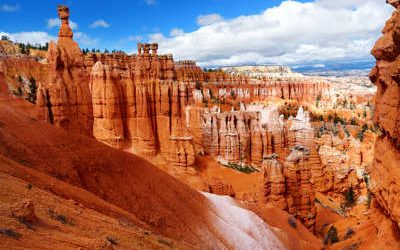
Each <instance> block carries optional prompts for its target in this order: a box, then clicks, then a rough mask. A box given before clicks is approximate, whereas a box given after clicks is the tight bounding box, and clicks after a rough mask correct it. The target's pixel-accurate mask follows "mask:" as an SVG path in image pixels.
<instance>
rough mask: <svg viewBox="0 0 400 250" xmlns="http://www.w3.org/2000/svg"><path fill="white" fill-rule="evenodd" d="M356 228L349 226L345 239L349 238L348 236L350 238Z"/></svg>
mask: <svg viewBox="0 0 400 250" xmlns="http://www.w3.org/2000/svg"><path fill="white" fill-rule="evenodd" d="M354 233H355V232H354V230H353V228H351V227H350V228H348V229H347V231H346V234H345V235H344V239H345V240H347V239H348V238H350V237H351V236H352V235H353V234H354Z"/></svg>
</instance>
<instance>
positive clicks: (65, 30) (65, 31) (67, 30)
mask: <svg viewBox="0 0 400 250" xmlns="http://www.w3.org/2000/svg"><path fill="white" fill-rule="evenodd" d="M57 12H58V17H59V18H60V20H61V27H60V32H59V33H58V37H59V38H62V37H68V38H72V37H73V35H74V34H73V32H72V29H71V27H70V26H69V8H68V7H67V6H65V5H59V6H58V7H57Z"/></svg>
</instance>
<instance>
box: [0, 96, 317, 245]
mask: <svg viewBox="0 0 400 250" xmlns="http://www.w3.org/2000/svg"><path fill="white" fill-rule="evenodd" d="M14 101H15V100H9V99H2V101H0V155H2V157H1V161H0V173H2V175H3V176H4V177H3V178H2V179H1V182H5V184H4V185H5V186H6V187H7V186H9V188H6V191H8V193H12V192H17V193H18V192H20V193H21V192H22V191H21V189H20V187H21V185H25V184H21V185H19V186H18V185H14V184H12V183H13V182H26V183H31V184H32V185H33V186H34V187H37V188H39V189H42V190H41V191H40V192H46V196H51V198H49V199H57V200H58V199H61V200H64V199H66V200H71V202H72V200H73V201H74V202H76V203H79V204H82V206H83V207H84V208H85V210H86V209H87V210H88V211H89V210H90V211H91V212H90V213H92V211H93V210H94V211H93V213H101V214H103V215H105V218H109V217H113V218H116V219H121V218H122V219H123V220H126V221H128V223H129V224H133V225H136V226H139V227H140V228H143V229H144V230H149V231H152V232H154V233H155V234H160V235H163V236H165V237H169V238H172V239H175V240H178V241H180V242H181V243H180V244H189V245H194V246H197V247H201V248H206V249H215V248H219V249H221V248H222V249H223V248H231V247H233V245H232V243H231V242H229V241H230V239H232V237H231V238H230V237H229V236H227V235H226V234H224V233H222V232H224V230H226V229H228V228H227V227H228V226H232V225H229V222H228V221H229V219H226V218H224V215H221V214H219V212H216V211H219V210H215V209H214V208H213V207H215V204H214V205H213V204H211V203H210V202H209V201H208V200H207V199H206V198H205V197H204V196H203V195H202V194H200V193H198V192H197V191H195V190H193V189H191V188H190V187H188V186H186V185H184V184H182V183H181V182H179V181H177V180H175V179H174V178H172V177H170V176H169V175H167V174H165V173H164V172H162V171H160V170H158V169H157V168H156V167H154V166H153V165H151V164H150V163H148V162H146V161H145V160H143V159H141V158H139V157H137V156H134V155H132V154H129V153H125V152H123V151H120V150H117V149H113V148H110V147H108V146H105V145H104V144H102V143H99V142H96V141H95V140H93V139H91V138H88V137H85V136H81V135H78V134H73V133H67V132H66V131H64V130H63V129H60V128H57V127H54V126H51V125H48V124H46V123H43V122H38V121H36V120H35V119H33V118H31V117H29V116H27V115H25V114H23V113H20V111H18V110H19V109H20V108H18V109H15V108H13V107H12V106H15V105H14V104H13V103H14ZM7 158H8V159H7ZM17 163H18V164H17ZM10 175H11V176H13V177H11V176H10ZM15 178H18V179H20V180H15ZM70 184H72V185H70ZM4 185H3V186H4ZM7 189H8V190H7ZM12 190H17V191H12ZM18 190H20V191H18ZM85 190H87V191H85ZM6 191H5V190H3V192H5V193H7V192H6ZM49 192H50V193H49ZM19 195H21V194H19ZM54 195H56V196H60V197H62V198H53V197H54ZM21 196H22V195H21ZM25 196H26V197H24V198H29V197H30V195H25ZM2 197H3V195H2ZM21 199H22V197H21ZM32 199H33V200H36V202H39V203H40V205H39V206H40V207H43V206H45V204H46V203H45V202H44V201H42V198H38V197H37V196H32ZM8 202H10V203H12V202H17V199H16V198H15V197H8V200H7V201H4V200H1V203H2V204H4V203H8ZM43 203H44V204H43ZM72 203H73V202H72ZM3 209H4V207H3ZM69 209H72V210H74V209H75V208H74V206H71V207H70V208H69ZM2 211H3V210H2ZM41 213H42V214H43V212H39V218H41V216H40V215H41ZM2 214H3V212H2ZM257 218H258V217H257ZM221 220H222V221H223V222H222V223H221ZM216 221H218V223H216ZM88 224H89V225H90V223H88ZM221 224H222V226H221ZM0 227H3V226H0ZM265 227H266V228H267V229H268V228H269V227H268V226H267V225H266V224H265ZM264 231H265V230H264ZM267 231H268V230H267ZM133 233H135V232H133ZM136 233H137V230H136ZM242 233H243V235H241V236H243V237H245V238H246V237H249V236H250V235H251V234H252V232H248V231H246V230H245V231H242ZM71 237H72V236H71ZM250 237H252V236H250ZM279 238H285V237H279ZM251 239H252V240H253V241H254V242H257V239H256V238H255V240H254V239H253V238H251ZM277 239H278V238H276V237H272V238H270V239H265V242H267V243H268V242H271V244H272V245H271V246H274V248H277V249H279V248H282V243H280V241H278V240H277ZM150 241H151V240H150ZM78 242H80V241H79V240H78ZM171 242H173V241H171ZM183 242H186V243H183ZM265 242H264V243H262V244H265ZM315 242H316V244H315V246H319V244H318V243H319V242H318V241H317V240H315ZM149 244H150V243H149ZM171 244H172V243H171ZM173 244H174V243H173ZM262 244H261V245H260V246H263V245H262ZM283 244H284V245H289V244H287V243H283ZM78 245H80V246H85V244H83V243H82V242H81V243H79V244H78ZM86 245H87V244H86ZM290 245H292V244H290ZM264 246H265V245H264ZM235 247H236V246H235ZM256 248H257V247H256ZM144 249H146V248H144ZM238 249H240V247H239V248H238Z"/></svg>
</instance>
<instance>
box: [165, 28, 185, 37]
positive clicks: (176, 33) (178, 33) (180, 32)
mask: <svg viewBox="0 0 400 250" xmlns="http://www.w3.org/2000/svg"><path fill="white" fill-rule="evenodd" d="M184 34H185V32H184V31H183V29H178V28H174V29H172V30H171V32H169V35H170V36H171V37H176V36H182V35H184Z"/></svg>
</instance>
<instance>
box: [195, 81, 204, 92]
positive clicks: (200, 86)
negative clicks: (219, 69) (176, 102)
mask: <svg viewBox="0 0 400 250" xmlns="http://www.w3.org/2000/svg"><path fill="white" fill-rule="evenodd" d="M195 88H196V89H197V90H202V89H203V85H202V84H201V82H196V86H195Z"/></svg>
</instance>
